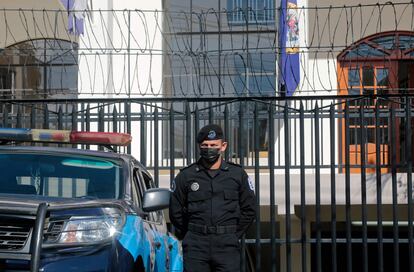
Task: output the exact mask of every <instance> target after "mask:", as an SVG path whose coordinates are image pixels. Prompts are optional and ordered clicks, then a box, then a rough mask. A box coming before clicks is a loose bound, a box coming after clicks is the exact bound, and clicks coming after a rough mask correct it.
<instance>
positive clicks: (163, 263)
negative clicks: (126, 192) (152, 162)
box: [137, 170, 169, 272]
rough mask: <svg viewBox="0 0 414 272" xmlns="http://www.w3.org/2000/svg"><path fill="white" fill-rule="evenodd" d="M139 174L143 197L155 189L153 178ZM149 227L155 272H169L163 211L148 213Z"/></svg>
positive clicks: (140, 192)
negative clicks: (149, 190) (146, 192)
mask: <svg viewBox="0 0 414 272" xmlns="http://www.w3.org/2000/svg"><path fill="white" fill-rule="evenodd" d="M137 174H139V182H138V187H139V194H140V195H141V196H142V197H143V195H144V192H145V191H147V190H148V189H151V188H155V186H154V183H153V181H152V178H151V176H150V175H149V174H148V173H146V172H145V171H142V170H141V171H137ZM144 220H145V222H146V223H147V226H148V233H149V236H150V237H151V239H152V247H153V248H154V252H155V262H154V271H160V272H161V271H168V270H169V269H168V263H169V262H168V259H169V255H168V252H169V249H168V243H167V226H166V224H165V220H164V219H163V212H162V211H154V212H150V213H148V216H147V217H146V218H145V219H144Z"/></svg>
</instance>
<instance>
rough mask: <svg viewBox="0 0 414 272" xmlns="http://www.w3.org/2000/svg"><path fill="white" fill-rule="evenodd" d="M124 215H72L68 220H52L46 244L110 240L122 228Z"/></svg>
mask: <svg viewBox="0 0 414 272" xmlns="http://www.w3.org/2000/svg"><path fill="white" fill-rule="evenodd" d="M123 223H124V216H122V215H121V214H119V213H118V214H110V215H100V216H72V217H70V218H69V219H66V220H58V221H53V220H51V222H50V225H49V230H48V232H47V234H46V235H45V238H46V239H45V243H46V244H75V243H96V242H102V241H105V240H109V239H111V238H112V237H114V236H115V235H116V234H117V233H118V232H119V231H120V230H121V228H122V226H123Z"/></svg>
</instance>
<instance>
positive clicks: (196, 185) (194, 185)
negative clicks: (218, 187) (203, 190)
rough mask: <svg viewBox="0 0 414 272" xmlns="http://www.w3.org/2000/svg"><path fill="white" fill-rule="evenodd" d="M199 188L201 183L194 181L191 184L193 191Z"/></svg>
mask: <svg viewBox="0 0 414 272" xmlns="http://www.w3.org/2000/svg"><path fill="white" fill-rule="evenodd" d="M198 189H200V185H199V184H198V183H197V182H193V183H192V184H191V191H193V192H195V191H198Z"/></svg>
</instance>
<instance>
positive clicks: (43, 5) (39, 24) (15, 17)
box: [0, 0, 76, 48]
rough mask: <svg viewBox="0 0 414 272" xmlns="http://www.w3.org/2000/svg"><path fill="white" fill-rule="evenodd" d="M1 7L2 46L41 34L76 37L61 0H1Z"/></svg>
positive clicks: (0, 37)
mask: <svg viewBox="0 0 414 272" xmlns="http://www.w3.org/2000/svg"><path fill="white" fill-rule="evenodd" d="M19 9H22V10H20V11H19ZM32 9H33V10H34V11H32ZM43 9H45V10H52V11H42V10H43ZM0 10H1V12H0V22H1V23H0V48H5V47H8V46H10V45H13V44H16V43H19V42H22V41H25V40H31V39H40V38H55V39H63V40H72V41H76V38H75V37H74V36H72V35H69V34H68V31H67V25H68V19H67V18H68V16H67V12H66V10H65V8H64V7H63V5H62V4H61V2H60V1H59V0H1V1H0ZM4 10H5V11H4ZM55 10H61V12H56V11H55Z"/></svg>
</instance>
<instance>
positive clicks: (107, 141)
mask: <svg viewBox="0 0 414 272" xmlns="http://www.w3.org/2000/svg"><path fill="white" fill-rule="evenodd" d="M131 140H132V137H131V135H129V134H126V133H115V132H84V131H70V130H52V129H23V128H0V141H14V142H46V143H67V144H95V145H118V146H126V145H128V144H130V143H131Z"/></svg>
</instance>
